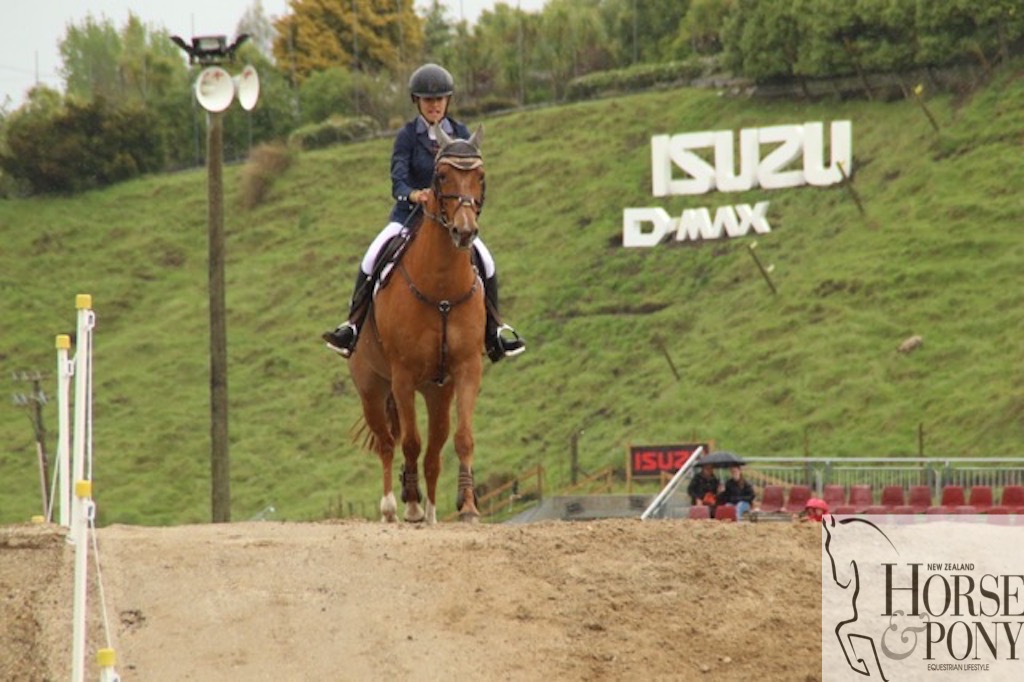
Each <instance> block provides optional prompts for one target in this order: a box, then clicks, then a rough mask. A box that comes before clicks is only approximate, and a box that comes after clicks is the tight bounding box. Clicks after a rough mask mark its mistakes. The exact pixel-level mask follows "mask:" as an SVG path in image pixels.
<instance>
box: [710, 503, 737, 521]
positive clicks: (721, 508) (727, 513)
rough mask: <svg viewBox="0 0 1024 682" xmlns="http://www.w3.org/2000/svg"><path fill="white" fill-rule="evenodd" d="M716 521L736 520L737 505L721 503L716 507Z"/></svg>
mask: <svg viewBox="0 0 1024 682" xmlns="http://www.w3.org/2000/svg"><path fill="white" fill-rule="evenodd" d="M715 520H716V521H735V520H736V507H734V506H733V505H731V504H720V505H718V506H717V507H715Z"/></svg>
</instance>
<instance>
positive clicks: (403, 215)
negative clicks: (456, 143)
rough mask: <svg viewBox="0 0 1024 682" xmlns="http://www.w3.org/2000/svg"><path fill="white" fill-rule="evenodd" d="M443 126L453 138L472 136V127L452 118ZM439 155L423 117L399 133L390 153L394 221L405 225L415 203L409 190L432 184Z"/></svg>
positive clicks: (417, 118) (413, 121)
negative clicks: (470, 129) (411, 200)
mask: <svg viewBox="0 0 1024 682" xmlns="http://www.w3.org/2000/svg"><path fill="white" fill-rule="evenodd" d="M441 128H442V129H443V130H444V132H446V133H447V134H448V135H450V136H451V137H453V138H461V139H463V140H468V139H469V128H467V127H466V126H465V125H463V124H462V123H459V122H458V121H456V120H455V119H453V118H449V117H447V116H446V117H444V118H443V119H441ZM436 154H437V142H436V141H435V140H431V139H430V135H429V133H428V130H427V122H426V121H425V120H424V119H423V117H422V116H417V117H416V118H414V119H412V120H411V121H409V122H408V123H406V124H405V126H404V127H403V128H402V129H401V130H400V131H399V132H398V137H396V138H395V147H394V150H393V151H392V152H391V196H393V197H394V198H395V207H394V208H393V209H391V217H390V220H391V222H395V223H402V224H405V221H406V220H407V219H408V217H409V214H411V213H412V209H413V207H414V206H416V204H414V203H412V202H410V201H409V193H410V192H412V191H413V190H417V189H425V188H428V187H430V183H431V181H432V180H433V179H434V157H435V156H436Z"/></svg>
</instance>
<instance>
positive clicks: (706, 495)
mask: <svg viewBox="0 0 1024 682" xmlns="http://www.w3.org/2000/svg"><path fill="white" fill-rule="evenodd" d="M718 487H719V483H718V477H717V476H715V468H714V467H713V466H711V465H710V464H705V465H704V466H702V467H701V471H700V473H699V474H697V475H696V476H694V477H693V479H692V480H691V481H690V485H689V486H687V488H686V492H687V493H689V495H690V504H692V505H695V506H698V507H701V506H704V505H707V506H709V507H711V510H710V511H711V515H712V516H714V514H715V506H716V505H717V503H718Z"/></svg>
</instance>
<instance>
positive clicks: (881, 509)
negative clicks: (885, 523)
mask: <svg viewBox="0 0 1024 682" xmlns="http://www.w3.org/2000/svg"><path fill="white" fill-rule="evenodd" d="M892 509H893V508H892V507H886V506H885V505H883V504H873V505H871V506H870V507H865V508H864V511H863V512H861V513H862V514H891V513H892Z"/></svg>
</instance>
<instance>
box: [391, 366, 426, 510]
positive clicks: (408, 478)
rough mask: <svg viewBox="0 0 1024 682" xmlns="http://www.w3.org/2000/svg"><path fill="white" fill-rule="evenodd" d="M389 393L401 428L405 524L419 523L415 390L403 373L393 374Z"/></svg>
mask: <svg viewBox="0 0 1024 682" xmlns="http://www.w3.org/2000/svg"><path fill="white" fill-rule="evenodd" d="M391 392H392V395H394V397H395V407H396V409H397V411H398V423H399V424H401V431H402V435H401V439H402V454H403V455H404V456H405V464H403V465H402V502H404V503H405V520H406V521H410V522H419V521H422V520H423V519H424V517H425V514H424V511H423V507H422V494H421V493H420V488H419V459H420V449H421V448H422V443H421V442H420V432H419V429H418V428H417V426H416V388H415V385H414V384H413V382H412V378H411V377H410V376H408V374H406V373H395V374H394V375H393V378H392V381H391Z"/></svg>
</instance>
